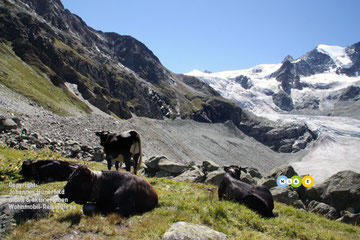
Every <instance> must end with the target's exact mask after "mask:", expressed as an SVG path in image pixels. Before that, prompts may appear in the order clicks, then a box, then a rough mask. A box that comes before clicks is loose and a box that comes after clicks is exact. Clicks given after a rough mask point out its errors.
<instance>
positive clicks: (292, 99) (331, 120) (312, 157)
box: [187, 42, 360, 184]
mask: <svg viewBox="0 0 360 240" xmlns="http://www.w3.org/2000/svg"><path fill="white" fill-rule="evenodd" d="M359 73H360V42H359V43H356V44H354V45H352V46H350V47H346V48H344V47H338V46H328V45H319V46H318V47H316V48H315V49H314V50H312V51H310V52H308V53H306V54H305V55H304V56H302V57H300V58H298V59H293V58H292V57H291V56H287V57H286V58H285V59H284V60H283V61H282V63H279V64H262V65H258V66H255V67H252V68H250V69H244V70H237V71H225V72H217V73H208V72H201V71H198V70H194V71H192V72H190V73H187V75H191V76H196V77H197V78H199V79H200V80H202V81H204V82H206V83H208V84H209V85H210V86H211V87H213V88H214V89H215V90H217V91H218V92H219V93H220V94H221V95H222V96H224V97H225V98H228V99H231V100H233V101H234V102H235V103H237V104H238V105H240V106H242V107H244V108H247V109H248V110H250V111H252V112H253V113H255V114H256V115H260V116H263V117H266V118H269V119H271V120H274V121H282V122H283V121H286V122H288V121H290V122H297V123H299V122H302V123H305V124H306V125H307V126H308V127H309V128H310V129H311V130H312V131H315V132H317V133H318V134H319V138H318V140H317V142H316V143H315V144H314V145H313V146H312V147H310V148H308V152H307V153H306V154H305V155H304V157H303V158H302V159H301V161H299V162H294V163H291V165H292V166H293V167H294V168H295V170H296V171H297V173H298V174H300V175H304V174H310V175H311V176H313V177H314V179H315V184H317V183H320V182H322V181H323V180H324V179H326V178H327V177H330V176H331V175H333V174H335V173H337V172H338V171H341V170H353V171H358V172H359V171H360V164H359V157H358V156H359V153H360V152H359V149H360V148H359V146H360V76H359ZM279 124H280V123H279Z"/></svg>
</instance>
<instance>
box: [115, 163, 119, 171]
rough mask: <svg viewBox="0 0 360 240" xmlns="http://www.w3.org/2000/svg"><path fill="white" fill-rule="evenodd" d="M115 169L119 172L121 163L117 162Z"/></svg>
mask: <svg viewBox="0 0 360 240" xmlns="http://www.w3.org/2000/svg"><path fill="white" fill-rule="evenodd" d="M115 168H116V171H118V170H119V161H115Z"/></svg>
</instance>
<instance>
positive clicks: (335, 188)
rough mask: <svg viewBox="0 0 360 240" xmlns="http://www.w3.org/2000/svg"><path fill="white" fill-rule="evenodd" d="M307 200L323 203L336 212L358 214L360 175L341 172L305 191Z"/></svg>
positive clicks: (359, 205)
mask: <svg viewBox="0 0 360 240" xmlns="http://www.w3.org/2000/svg"><path fill="white" fill-rule="evenodd" d="M306 195H307V197H308V198H309V199H313V200H316V201H319V202H324V203H326V204H329V205H330V206H332V207H334V208H335V209H336V210H338V211H343V210H348V211H350V212H353V213H358V212H360V174H359V173H356V172H353V171H341V172H338V173H336V174H335V175H333V176H331V177H330V178H328V179H326V180H325V181H324V182H323V183H321V184H318V185H315V186H313V187H311V188H309V189H308V190H307V191H306Z"/></svg>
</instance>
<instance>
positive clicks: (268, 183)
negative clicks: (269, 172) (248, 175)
mask: <svg viewBox="0 0 360 240" xmlns="http://www.w3.org/2000/svg"><path fill="white" fill-rule="evenodd" d="M257 184H258V185H264V186H265V187H267V188H268V189H271V188H273V187H276V186H277V183H276V180H275V179H274V178H272V177H264V178H262V179H260V180H259V181H258V182H257Z"/></svg>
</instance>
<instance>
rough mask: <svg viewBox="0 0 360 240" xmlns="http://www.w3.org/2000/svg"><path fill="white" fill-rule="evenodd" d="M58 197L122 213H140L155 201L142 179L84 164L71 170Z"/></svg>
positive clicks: (153, 193)
mask: <svg viewBox="0 0 360 240" xmlns="http://www.w3.org/2000/svg"><path fill="white" fill-rule="evenodd" d="M59 197H60V198H63V199H67V202H68V203H70V202H73V201H75V203H77V204H83V205H84V204H87V203H94V204H95V208H96V211H100V212H102V213H109V212H117V213H119V214H120V215H122V216H130V215H133V214H139V213H144V212H147V211H150V210H152V209H154V208H155V207H156V205H157V204H158V195H157V193H156V191H155V190H154V188H153V187H152V186H151V185H150V183H149V182H148V181H146V180H145V179H143V178H141V177H139V176H136V175H133V174H131V173H128V172H118V171H101V172H96V171H92V170H90V169H89V168H87V167H86V166H80V167H79V168H78V169H76V170H75V171H74V172H73V174H71V176H70V177H69V180H68V183H67V184H66V186H65V187H64V189H63V194H59ZM84 213H85V206H84Z"/></svg>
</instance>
